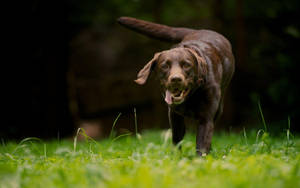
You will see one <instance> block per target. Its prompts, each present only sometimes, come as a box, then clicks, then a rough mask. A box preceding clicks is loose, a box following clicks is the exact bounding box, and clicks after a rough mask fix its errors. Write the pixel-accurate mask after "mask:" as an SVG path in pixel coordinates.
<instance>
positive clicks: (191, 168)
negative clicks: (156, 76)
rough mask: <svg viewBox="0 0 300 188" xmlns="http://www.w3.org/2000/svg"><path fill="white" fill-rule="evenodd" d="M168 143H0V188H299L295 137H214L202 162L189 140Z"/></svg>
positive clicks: (149, 137)
mask: <svg viewBox="0 0 300 188" xmlns="http://www.w3.org/2000/svg"><path fill="white" fill-rule="evenodd" d="M287 133H288V132H287ZM170 136H171V135H170V132H169V131H149V132H144V133H142V134H141V135H139V137H138V138H136V137H135V136H123V137H120V138H111V139H106V140H102V141H100V142H96V141H93V140H90V139H88V140H86V141H82V142H76V141H73V140H60V141H57V140H56V141H47V142H43V141H42V140H39V139H35V138H28V139H25V140H23V141H22V142H20V143H13V142H9V143H2V144H1V147H0V187H1V188H5V187H30V188H33V187H43V188H46V187H72V188H74V187H155V188H158V187H172V188H173V187H180V188H182V187H255V188H256V187H264V188H266V187H272V188H274V187H292V188H295V187H300V153H299V152H300V150H299V148H300V138H298V137H293V136H291V135H290V134H289V133H288V134H285V135H283V136H276V137H274V136H272V135H271V136H270V135H268V134H264V133H263V131H252V132H247V133H246V132H242V133H230V134H229V133H217V134H215V135H214V138H213V150H212V152H211V153H210V154H209V155H206V156H204V157H202V158H199V157H196V156H195V143H194V140H195V136H194V135H193V134H187V135H186V137H185V139H184V141H183V142H182V143H181V145H182V151H179V150H178V149H177V148H176V147H175V146H172V144H171V141H170Z"/></svg>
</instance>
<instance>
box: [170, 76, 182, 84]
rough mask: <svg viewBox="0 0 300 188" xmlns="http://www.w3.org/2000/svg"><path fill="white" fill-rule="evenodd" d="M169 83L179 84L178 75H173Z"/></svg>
mask: <svg viewBox="0 0 300 188" xmlns="http://www.w3.org/2000/svg"><path fill="white" fill-rule="evenodd" d="M171 82H172V83H179V82H182V77H181V76H179V75H175V76H173V77H172V78H171Z"/></svg>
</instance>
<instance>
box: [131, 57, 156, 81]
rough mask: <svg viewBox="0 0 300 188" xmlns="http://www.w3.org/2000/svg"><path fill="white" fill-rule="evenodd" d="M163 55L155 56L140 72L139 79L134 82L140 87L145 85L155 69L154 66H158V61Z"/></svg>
mask: <svg viewBox="0 0 300 188" xmlns="http://www.w3.org/2000/svg"><path fill="white" fill-rule="evenodd" d="M160 54H161V53H156V54H154V57H153V58H152V59H151V60H150V61H149V62H148V63H147V64H146V65H145V66H144V68H142V69H141V70H140V72H139V73H138V75H137V79H136V80H134V81H135V82H136V83H137V84H139V85H144V84H145V83H146V81H147V79H148V77H149V75H150V73H151V72H152V70H153V69H154V66H155V64H156V61H157V59H158V57H159V55H160Z"/></svg>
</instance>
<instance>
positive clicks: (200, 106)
mask: <svg viewBox="0 0 300 188" xmlns="http://www.w3.org/2000/svg"><path fill="white" fill-rule="evenodd" d="M118 22H119V23H120V24H121V25H124V26H125V27H127V28H129V29H132V30H135V31H137V32H139V33H142V34H144V35H147V36H150V37H153V38H157V39H160V40H165V41H169V42H176V43H178V44H177V45H175V46H174V47H173V48H171V49H170V50H165V51H162V52H158V53H156V54H155V55H154V57H153V59H151V60H150V61H149V62H148V63H147V64H146V65H145V66H144V68H142V70H140V72H139V73H138V76H137V79H136V80H135V82H136V83H137V84H140V85H143V84H145V83H146V81H147V79H148V77H149V75H150V73H151V72H152V71H157V76H158V79H159V81H160V84H161V87H162V90H163V96H164V100H165V102H166V103H167V104H168V108H169V122H170V125H171V127H172V133H173V137H172V139H173V143H174V144H178V143H179V142H180V141H181V140H182V139H183V137H184V134H185V125H184V117H189V118H193V119H194V120H196V122H197V134H196V135H197V136H196V151H197V154H198V155H200V156H202V155H203V154H204V153H208V152H209V151H210V148H211V139H212V134H213V129H214V124H215V122H216V120H217V119H218V117H220V115H221V114H222V110H223V100H224V93H225V89H226V88H227V86H228V84H229V82H230V80H231V78H232V76H233V73H234V57H233V54H232V50H231V45H230V43H229V41H228V40H227V39H226V38H225V37H224V36H222V35H221V34H219V33H216V32H214V31H210V30H194V29H188V28H178V27H169V26H165V25H160V24H156V23H151V22H147V21H143V20H138V19H135V18H130V17H121V18H119V19H118Z"/></svg>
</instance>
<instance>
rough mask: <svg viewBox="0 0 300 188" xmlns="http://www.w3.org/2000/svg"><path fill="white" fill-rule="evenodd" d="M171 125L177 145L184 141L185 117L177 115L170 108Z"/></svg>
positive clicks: (174, 142)
mask: <svg viewBox="0 0 300 188" xmlns="http://www.w3.org/2000/svg"><path fill="white" fill-rule="evenodd" d="M169 123H170V126H171V128H172V140H173V144H175V145H177V144H178V143H179V142H180V141H181V140H182V139H183V137H184V134H185V125H184V117H183V116H181V115H179V114H177V113H175V112H174V111H173V110H172V109H171V108H170V107H169Z"/></svg>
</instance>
